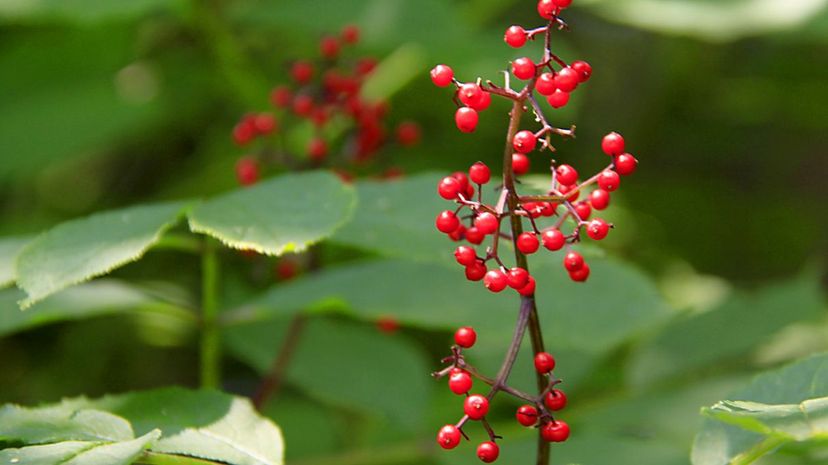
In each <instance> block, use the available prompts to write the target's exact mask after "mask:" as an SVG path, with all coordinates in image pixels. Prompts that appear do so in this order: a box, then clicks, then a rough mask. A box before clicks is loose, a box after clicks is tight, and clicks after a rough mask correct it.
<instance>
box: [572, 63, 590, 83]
mask: <svg viewBox="0 0 828 465" xmlns="http://www.w3.org/2000/svg"><path fill="white" fill-rule="evenodd" d="M571 68H572V69H574V70H575V72H576V73H578V81H579V82H587V81H589V78H590V76H592V66H590V65H589V63H587V62H586V61H581V60H578V61H574V62H572V65H571Z"/></svg>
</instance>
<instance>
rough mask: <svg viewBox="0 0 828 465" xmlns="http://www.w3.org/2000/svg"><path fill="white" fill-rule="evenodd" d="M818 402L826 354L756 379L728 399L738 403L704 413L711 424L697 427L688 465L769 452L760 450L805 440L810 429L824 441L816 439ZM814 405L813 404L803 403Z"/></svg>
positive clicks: (826, 393) (827, 372)
mask: <svg viewBox="0 0 828 465" xmlns="http://www.w3.org/2000/svg"><path fill="white" fill-rule="evenodd" d="M824 397H828V354H820V355H815V356H813V357H810V358H807V359H805V360H802V361H799V362H796V363H793V364H790V365H788V366H786V367H783V368H781V369H778V370H773V371H769V372H767V373H764V374H761V375H759V376H757V377H756V378H754V380H753V381H752V382H751V383H750V384H749V385H748V386H747V387H745V388H744V389H741V390H739V391H736V392H733V393H731V394H730V395H729V396H728V398H729V399H736V400H739V401H741V402H740V403H727V404H724V403H722V404H717V405H716V406H714V407H713V408H712V409H709V410H707V412H709V414H711V415H713V416H714V417H716V418H717V419H713V418H706V419H705V420H704V422H703V423H702V427H701V430H700V431H699V433H698V435H696V439H695V441H694V444H693V453H692V461H693V465H725V464H728V463H730V462H731V460H733V459H734V458H735V457H738V456H739V455H740V454H743V453H745V452H747V451H755V450H757V449H758V450H759V452H770V451H772V450H773V449H774V448H775V447H769V448H768V450H763V447H764V446H765V445H766V444H770V445H771V446H779V445H781V444H782V443H784V442H786V441H790V440H794V439H798V438H804V439H808V437H807V431H808V430H809V429H810V428H811V427H812V426H814V427H817V428H818V429H817V430H814V431H813V432H814V433H815V434H814V438H815V439H816V438H819V439H824V437H822V436H821V434H822V433H820V430H821V429H824V428H825V421H826V420H825V418H824V409H825V403H824V401H823V399H822V398H824ZM814 399H819V400H818V401H817V402H814V403H809V401H811V400H814ZM806 403H809V408H813V410H814V413H815V417H814V418H811V417H810V416H809V415H808V413H807V412H806V411H804V410H800V404H802V406H804V405H805V404H806ZM761 404H765V406H762V405H761ZM792 407H793V408H792ZM796 410H799V413H796ZM806 417H807V418H806ZM718 419H725V420H727V421H728V423H730V424H725V423H722V422H721V421H719V420H718ZM803 421H804V423H803ZM734 424H738V425H739V426H735V425H734Z"/></svg>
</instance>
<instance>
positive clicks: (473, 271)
mask: <svg viewBox="0 0 828 465" xmlns="http://www.w3.org/2000/svg"><path fill="white" fill-rule="evenodd" d="M486 271H487V270H486V264H484V263H483V262H482V261H481V260H477V261H476V262H474V264H472V265H469V266H467V267H466V279H468V280H469V281H480V280H481V279H483V277H484V276H486Z"/></svg>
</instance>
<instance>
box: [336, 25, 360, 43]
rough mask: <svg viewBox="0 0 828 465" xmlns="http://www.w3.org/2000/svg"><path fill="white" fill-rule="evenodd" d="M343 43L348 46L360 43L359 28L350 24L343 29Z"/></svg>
mask: <svg viewBox="0 0 828 465" xmlns="http://www.w3.org/2000/svg"><path fill="white" fill-rule="evenodd" d="M340 35H341V36H342V41H343V42H345V43H346V44H355V43H357V42H359V27H357V26H355V25H353V24H348V25H346V26H345V27H343V28H342V33H341V34H340Z"/></svg>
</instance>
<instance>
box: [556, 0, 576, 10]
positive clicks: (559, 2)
mask: <svg viewBox="0 0 828 465" xmlns="http://www.w3.org/2000/svg"><path fill="white" fill-rule="evenodd" d="M552 3H554V4H555V6H557V7H558V8H561V9H563V8H566V7H568V6H569V5H572V0H552Z"/></svg>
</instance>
